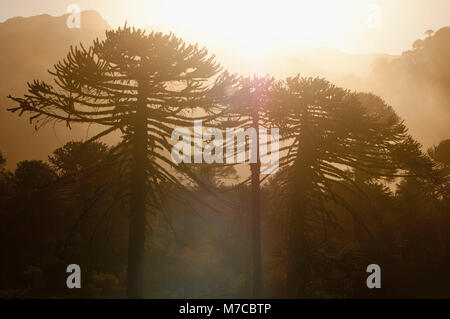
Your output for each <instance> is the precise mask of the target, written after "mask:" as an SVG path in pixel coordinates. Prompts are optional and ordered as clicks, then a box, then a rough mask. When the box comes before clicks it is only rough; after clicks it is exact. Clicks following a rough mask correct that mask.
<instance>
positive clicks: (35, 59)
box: [0, 11, 110, 166]
mask: <svg viewBox="0 0 450 319" xmlns="http://www.w3.org/2000/svg"><path fill="white" fill-rule="evenodd" d="M67 17H68V15H64V16H60V17H52V16H50V15H39V16H34V17H29V18H22V17H16V18H11V19H9V20H7V21H5V22H3V23H0V43H1V47H2V51H1V59H0V70H1V71H2V72H1V74H0V150H1V151H2V152H3V154H4V155H5V157H6V159H7V160H8V163H7V164H8V166H11V165H14V164H15V162H16V161H18V160H23V159H45V158H46V155H47V154H49V153H50V152H51V151H52V150H54V149H55V148H56V147H57V146H60V145H61V144H62V143H63V142H65V141H66V140H67V139H68V138H67V135H68V134H67V130H65V129H64V133H61V132H62V131H61V128H62V127H64V124H61V125H58V126H57V127H56V128H53V127H52V126H49V127H46V128H45V129H42V131H40V132H39V134H36V133H35V131H34V129H33V127H32V126H31V125H29V123H28V121H27V120H26V118H18V116H17V115H16V114H11V113H10V112H7V111H6V107H8V106H10V103H9V102H8V101H9V100H7V99H6V96H7V95H8V94H12V95H13V94H16V95H19V94H23V93H24V92H25V90H26V82H27V81H31V80H33V79H48V75H47V70H48V69H49V68H51V67H52V66H53V64H54V63H55V62H57V61H58V60H60V59H61V58H64V57H65V55H66V54H67V52H68V50H69V48H70V45H76V44H78V43H80V42H82V43H89V42H91V41H92V40H93V39H95V38H96V37H102V36H103V35H104V32H105V30H107V29H109V28H110V27H109V25H108V23H107V22H106V21H105V20H104V19H103V18H102V17H101V16H100V15H99V14H98V13H97V12H95V11H86V12H83V13H82V15H81V28H80V29H69V28H67V26H66V20H67ZM58 127H61V128H60V129H59V128H58ZM71 136H81V132H80V130H76V129H75V130H74V131H73V132H71ZM69 138H70V137H69Z"/></svg>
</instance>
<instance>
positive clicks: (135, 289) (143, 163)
mask: <svg viewBox="0 0 450 319" xmlns="http://www.w3.org/2000/svg"><path fill="white" fill-rule="evenodd" d="M141 94H142V93H141ZM146 107H147V104H146V99H145V96H142V95H141V97H140V103H139V107H138V110H137V112H136V119H135V126H134V129H135V132H134V137H133V140H132V145H133V157H134V164H133V168H132V184H131V202H130V224H129V235H128V268H127V298H142V293H143V291H142V287H143V281H144V245H145V211H146V199H147V114H146Z"/></svg>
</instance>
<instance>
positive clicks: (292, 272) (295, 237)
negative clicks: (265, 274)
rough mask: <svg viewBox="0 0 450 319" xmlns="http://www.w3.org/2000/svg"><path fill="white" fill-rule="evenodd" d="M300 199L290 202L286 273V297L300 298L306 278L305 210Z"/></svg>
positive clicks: (302, 294)
mask: <svg viewBox="0 0 450 319" xmlns="http://www.w3.org/2000/svg"><path fill="white" fill-rule="evenodd" d="M302 202H303V200H302V199H297V200H294V201H292V204H293V207H292V208H291V210H292V211H291V215H290V218H289V220H290V223H289V228H290V229H289V238H288V253H287V271H286V297H287V298H291V299H293V298H302V297H303V296H304V290H305V287H306V277H307V271H308V268H307V264H306V263H307V244H306V237H305V215H304V214H305V210H306V209H307V208H306V207H305V205H304V203H302Z"/></svg>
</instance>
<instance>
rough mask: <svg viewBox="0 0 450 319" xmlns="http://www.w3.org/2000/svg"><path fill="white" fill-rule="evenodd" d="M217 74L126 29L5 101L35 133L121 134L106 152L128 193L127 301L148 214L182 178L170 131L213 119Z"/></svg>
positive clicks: (191, 52) (198, 58)
mask: <svg viewBox="0 0 450 319" xmlns="http://www.w3.org/2000/svg"><path fill="white" fill-rule="evenodd" d="M219 70H220V67H219V66H218V65H217V64H216V63H215V62H214V56H209V55H208V52H207V50H206V49H204V48H199V47H198V46H197V45H186V44H185V43H184V42H183V41H182V40H181V39H179V38H177V37H175V36H174V35H172V34H170V35H163V34H162V33H153V32H152V33H150V34H146V33H145V32H144V31H142V30H135V29H134V28H133V29H131V28H130V27H127V26H126V25H125V27H124V28H119V29H117V30H113V31H107V32H106V38H105V39H104V40H102V41H100V40H98V39H97V40H95V41H94V43H93V45H92V46H91V47H89V48H88V49H85V48H84V47H83V46H82V45H80V47H71V50H70V53H69V54H68V55H67V57H66V59H64V60H63V61H61V62H59V63H58V64H56V65H55V67H54V70H53V71H49V72H50V74H51V75H52V76H53V77H54V82H55V83H54V84H48V83H45V82H40V81H34V82H32V83H29V84H28V93H27V94H25V95H24V97H11V96H10V98H11V99H12V100H14V101H15V102H17V103H18V104H19V105H18V106H17V107H14V108H10V109H9V110H10V111H12V112H16V111H19V112H20V115H22V114H23V113H28V114H30V122H32V123H34V124H35V127H36V129H38V128H39V127H41V126H43V125H45V124H46V123H49V122H52V121H63V122H66V123H67V125H68V126H69V125H70V124H71V123H87V124H95V125H97V126H103V127H105V128H104V129H103V130H102V131H101V132H100V133H99V134H97V135H95V136H94V137H92V138H91V139H90V140H89V141H94V140H97V139H99V138H101V137H103V136H105V135H107V134H109V133H112V132H113V131H116V130H120V131H121V132H122V142H121V143H120V144H119V145H118V146H116V147H114V148H113V150H112V152H113V153H114V158H115V159H116V161H117V162H118V163H120V167H122V168H123V169H122V171H123V172H125V174H126V176H127V178H126V181H127V185H126V186H127V188H128V189H129V192H130V194H129V195H130V214H129V245H128V269H127V296H128V297H134V298H139V297H142V283H143V275H144V269H143V258H144V243H145V213H146V211H147V207H148V208H150V209H152V210H153V211H155V210H158V205H159V204H158V193H159V192H162V191H163V190H162V189H161V188H163V185H165V184H167V183H173V184H176V185H179V181H178V180H177V175H176V171H178V172H179V173H188V171H187V168H186V166H183V165H175V164H174V163H173V162H172V161H171V159H170V149H171V143H170V142H169V141H170V138H171V132H172V130H173V128H174V127H178V126H181V127H190V126H192V121H193V120H194V119H196V116H194V115H195V114H200V115H199V117H200V118H202V119H207V118H208V117H209V116H211V117H214V114H211V113H210V112H213V111H212V110H213V105H214V104H215V98H214V94H212V93H211V92H212V91H211V90H209V85H208V83H207V81H208V80H209V79H210V78H211V77H213V76H214V75H216V74H217V73H218V72H219ZM217 83H218V82H216V84H217ZM219 86H220V85H218V86H217V87H219ZM217 87H216V88H217ZM199 110H201V111H199Z"/></svg>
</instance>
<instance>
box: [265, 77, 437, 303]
mask: <svg viewBox="0 0 450 319" xmlns="http://www.w3.org/2000/svg"><path fill="white" fill-rule="evenodd" d="M274 90H275V98H274V99H275V102H274V105H275V107H276V108H275V109H273V111H272V113H271V116H272V117H274V118H276V119H278V121H279V125H280V132H281V135H282V140H283V142H284V143H285V145H286V144H287V145H288V146H286V147H285V149H287V152H286V153H284V154H283V156H282V157H281V159H280V166H281V167H282V168H283V169H282V170H281V172H280V174H279V175H278V176H277V178H278V187H279V188H278V190H277V194H279V195H277V196H278V197H279V198H280V200H281V203H280V206H281V209H282V211H284V212H286V213H287V214H288V223H289V235H288V238H289V239H288V240H289V242H288V254H287V258H288V261H287V279H286V289H287V296H288V297H290V298H296V297H301V296H302V294H303V291H304V289H305V286H306V284H307V277H308V271H309V267H308V256H309V255H310V254H312V250H311V246H310V242H309V240H308V235H307V229H308V228H309V227H314V226H317V225H321V224H323V223H324V222H330V223H333V217H332V216H333V213H332V212H331V211H329V209H328V208H327V207H326V205H324V203H326V202H327V201H332V202H335V203H337V204H338V205H341V206H343V207H345V208H346V209H347V210H348V212H350V213H351V214H352V216H353V217H354V218H355V219H357V220H359V218H358V215H357V214H356V213H355V212H354V210H353V209H352V207H351V205H349V204H348V203H347V202H346V201H345V199H344V198H343V197H342V196H340V195H339V194H338V193H336V192H335V191H334V188H335V187H336V185H340V186H343V185H345V183H346V182H348V181H349V176H348V169H357V170H359V171H361V172H364V173H366V174H369V175H373V176H385V177H386V178H388V179H390V178H393V177H398V176H404V175H408V174H410V172H409V171H413V172H414V174H422V175H424V176H425V175H427V174H429V176H430V175H432V174H430V172H431V169H432V163H431V161H430V160H429V159H428V158H427V157H426V156H424V155H423V154H422V153H421V151H420V145H419V144H418V143H417V142H415V141H414V140H413V139H412V138H411V137H410V136H409V135H408V134H407V130H406V128H405V126H404V125H403V124H402V122H401V121H400V119H399V118H398V117H396V116H395V114H393V112H392V113H391V114H389V112H384V114H383V113H382V112H380V111H382V110H383V109H388V106H386V105H385V104H384V103H383V102H382V101H381V100H380V99H379V98H377V97H375V96H373V95H365V96H358V95H356V94H354V93H351V92H349V91H346V90H343V89H340V88H338V87H335V86H333V85H332V84H330V83H329V82H327V81H325V80H322V79H312V78H300V77H298V76H297V77H295V78H288V79H287V80H286V81H281V82H279V83H277V85H276V88H275V89H274ZM361 100H363V101H361ZM374 103H377V106H376V107H377V108H378V110H377V112H374V108H375V110H376V107H375V106H374ZM364 105H368V108H365V107H364ZM369 108H372V109H370V110H369ZM351 185H352V188H353V189H352V188H350V190H351V191H352V192H354V193H356V194H358V192H359V193H360V191H361V190H360V189H359V188H358V187H356V185H355V183H351ZM347 187H348V186H347ZM360 196H363V194H362V193H360ZM359 221H360V220H359Z"/></svg>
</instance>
